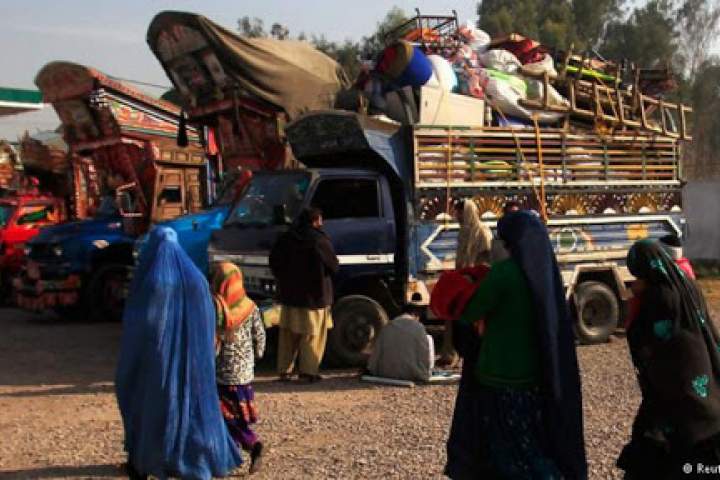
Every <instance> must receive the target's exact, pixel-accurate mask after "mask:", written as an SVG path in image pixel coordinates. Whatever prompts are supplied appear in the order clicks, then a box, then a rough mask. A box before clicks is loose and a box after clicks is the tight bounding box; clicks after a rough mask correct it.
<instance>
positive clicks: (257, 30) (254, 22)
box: [238, 15, 268, 38]
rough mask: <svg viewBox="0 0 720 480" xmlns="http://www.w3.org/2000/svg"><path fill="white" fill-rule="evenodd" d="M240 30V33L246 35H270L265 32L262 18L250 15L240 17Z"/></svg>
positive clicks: (256, 36) (254, 36) (252, 36)
mask: <svg viewBox="0 0 720 480" xmlns="http://www.w3.org/2000/svg"><path fill="white" fill-rule="evenodd" d="M238 30H240V34H241V35H242V36H244V37H250V38H258V37H267V36H268V34H267V32H265V28H264V25H263V21H262V19H260V18H257V17H254V18H253V19H250V17H248V16H247V15H246V16H244V17H242V18H241V19H239V20H238Z"/></svg>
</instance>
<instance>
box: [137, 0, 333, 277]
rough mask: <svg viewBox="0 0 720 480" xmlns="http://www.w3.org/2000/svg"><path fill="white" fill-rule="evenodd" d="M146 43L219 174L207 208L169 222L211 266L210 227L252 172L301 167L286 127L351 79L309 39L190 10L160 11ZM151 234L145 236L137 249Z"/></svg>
mask: <svg viewBox="0 0 720 480" xmlns="http://www.w3.org/2000/svg"><path fill="white" fill-rule="evenodd" d="M147 42H148V45H149V46H150V49H151V50H152V52H153V53H154V54H155V56H156V57H157V59H158V61H159V62H160V64H161V66H162V67H163V69H164V70H165V72H166V73H167V76H168V79H169V80H170V81H171V82H172V83H173V86H174V87H175V89H174V94H175V95H176V96H177V97H178V98H179V99H180V103H181V104H182V105H183V108H184V113H185V115H186V117H187V123H188V124H190V125H193V126H195V127H196V128H197V130H198V133H199V134H200V135H201V136H202V144H203V145H204V147H205V153H206V156H207V158H208V161H209V163H210V164H211V165H212V168H210V171H211V172H212V173H214V176H215V179H216V181H215V182H211V183H210V185H211V190H212V191H213V196H214V197H216V198H217V200H216V202H215V204H214V206H213V208H212V209H211V210H209V211H205V212H202V213H196V214H193V215H189V216H183V217H179V218H177V219H173V220H170V221H168V222H165V223H163V225H164V226H167V227H170V228H173V229H174V230H175V231H177V233H178V240H179V243H180V245H181V246H182V247H183V248H184V249H185V251H186V252H187V253H188V254H189V255H190V258H192V260H193V261H194V262H195V264H196V265H197V266H198V267H199V268H200V269H201V270H202V271H206V270H207V266H208V265H207V264H208V261H207V260H208V258H207V248H208V241H209V238H210V232H212V231H213V230H217V229H219V228H220V227H221V226H222V225H223V223H224V222H225V220H226V217H227V215H228V214H229V212H230V210H231V206H232V203H233V202H234V201H236V200H237V198H239V196H241V195H242V193H243V192H244V187H245V184H246V182H247V181H248V180H249V176H248V174H249V172H250V171H251V170H254V171H272V170H279V169H284V168H293V167H297V162H296V161H295V159H294V158H293V157H292V154H291V152H290V150H289V148H288V145H287V141H286V139H285V132H284V126H285V125H286V123H287V122H288V121H289V120H290V119H292V118H294V117H295V116H296V115H298V112H301V111H306V110H309V109H314V108H318V107H321V108H330V107H331V106H332V104H333V102H332V99H333V98H334V94H335V92H336V91H337V90H338V89H339V88H341V86H342V85H343V82H344V81H345V79H344V75H343V73H342V69H341V68H340V67H339V65H338V64H337V62H335V61H334V60H333V59H331V58H330V57H328V56H327V55H325V54H324V53H322V52H320V51H318V50H317V49H315V48H314V47H312V46H311V45H309V44H308V43H306V42H297V41H292V40H276V39H270V38H243V37H240V36H238V35H236V34H234V33H233V32H231V31H229V30H226V29H225V28H223V27H221V26H220V25H217V24H215V23H213V22H212V21H211V20H209V19H207V18H205V17H203V16H201V15H196V14H192V13H186V12H161V13H159V14H158V15H156V16H155V18H153V20H152V22H151V23H150V25H149V27H148V32H147ZM144 241H145V238H144V237H143V238H140V239H139V240H138V244H137V245H136V248H135V251H136V252H138V251H139V249H140V248H141V246H142V244H143V242H144Z"/></svg>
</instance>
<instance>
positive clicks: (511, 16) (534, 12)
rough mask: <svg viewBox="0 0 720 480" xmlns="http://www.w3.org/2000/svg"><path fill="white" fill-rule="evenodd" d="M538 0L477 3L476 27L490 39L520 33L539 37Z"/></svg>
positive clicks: (496, 0)
mask: <svg viewBox="0 0 720 480" xmlns="http://www.w3.org/2000/svg"><path fill="white" fill-rule="evenodd" d="M539 9H540V1H539V0H515V1H513V0H483V1H481V2H480V3H478V7H477V13H478V16H479V17H480V19H479V20H478V27H480V28H482V29H483V30H485V31H486V32H487V33H489V34H490V36H492V37H497V36H500V35H504V34H509V33H514V32H517V33H521V34H523V35H525V36H528V37H531V38H539V37H540V28H539V25H540V13H539Z"/></svg>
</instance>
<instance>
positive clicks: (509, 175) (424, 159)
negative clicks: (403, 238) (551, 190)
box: [414, 126, 681, 188]
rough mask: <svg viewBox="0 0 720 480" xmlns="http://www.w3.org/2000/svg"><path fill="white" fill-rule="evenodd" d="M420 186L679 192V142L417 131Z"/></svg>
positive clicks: (629, 136) (634, 135)
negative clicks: (664, 188) (673, 189)
mask: <svg viewBox="0 0 720 480" xmlns="http://www.w3.org/2000/svg"><path fill="white" fill-rule="evenodd" d="M414 143H415V145H414V152H415V162H416V167H417V168H416V169H415V172H416V173H415V183H416V186H417V187H418V188H437V187H527V186H533V185H540V184H541V183H542V184H544V185H545V186H548V187H552V186H556V187H557V186H568V187H599V186H606V185H607V186H611V185H613V186H622V185H624V186H634V185H642V186H663V185H667V186H677V185H680V175H681V172H680V163H679V157H680V155H679V148H680V147H679V144H678V140H677V139H675V138H671V137H668V136H662V135H652V134H645V133H639V132H636V131H633V132H628V133H619V134H614V135H608V136H601V135H598V134H584V133H582V134H581V133H568V132H566V131H563V130H560V129H548V128H543V129H542V130H541V131H540V132H539V133H538V132H536V131H533V130H532V129H524V130H512V129H510V128H502V127H487V128H482V129H460V128H455V127H436V126H421V127H416V128H415V135H414Z"/></svg>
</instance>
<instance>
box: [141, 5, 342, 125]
mask: <svg viewBox="0 0 720 480" xmlns="http://www.w3.org/2000/svg"><path fill="white" fill-rule="evenodd" d="M147 41H148V44H149V45H150V48H151V49H152V51H153V52H154V53H155V55H156V56H157V58H158V59H159V60H160V63H162V65H163V67H164V68H165V70H166V71H167V72H168V76H169V77H170V78H171V79H172V80H173V83H176V87H178V86H179V85H177V81H178V79H180V81H181V82H184V83H185V84H186V89H185V92H186V93H185V95H188V96H192V95H194V92H195V91H197V89H193V86H194V85H193V84H195V85H198V86H200V84H198V81H197V79H198V76H204V77H205V78H208V79H209V78H212V79H213V80H212V81H213V82H214V83H215V85H216V86H217V87H219V90H221V91H227V90H229V89H230V88H232V84H237V85H239V86H240V87H241V88H242V89H243V90H245V91H246V92H248V93H250V94H251V95H254V96H256V97H257V98H260V99H262V100H264V101H266V102H268V103H271V104H273V105H275V106H277V107H280V108H282V109H283V110H285V111H286V112H287V113H288V115H289V116H290V118H294V117H295V116H297V115H298V114H300V113H303V112H306V111H309V110H319V109H327V108H332V107H333V106H334V103H335V97H336V95H337V94H338V92H339V91H340V90H342V89H344V88H346V87H347V86H348V80H347V77H346V76H345V72H344V71H343V70H342V68H341V67H340V65H339V64H338V63H337V62H336V61H335V60H333V59H332V58H330V57H328V56H327V55H325V54H324V53H322V52H320V51H319V50H317V49H316V48H314V47H313V46H312V45H310V44H309V43H307V42H299V41H294V40H275V39H272V38H246V37H240V36H238V35H236V34H235V33H233V32H231V31H229V30H227V29H225V28H223V27H221V26H220V25H217V24H216V23H214V22H212V21H211V20H209V19H207V18H205V17H203V16H201V15H195V14H192V13H184V12H161V13H159V14H158V15H157V16H156V17H155V18H154V19H153V21H152V22H151V24H150V27H149V28H148V34H147ZM209 52H211V53H212V54H214V57H215V58H217V62H218V63H219V66H220V68H218V67H217V66H216V64H215V60H214V59H213V56H212V55H211V56H209V57H208V53H209ZM209 74H212V76H211V77H210V76H209ZM228 80H229V81H228ZM179 90H180V91H181V93H182V92H183V89H182V88H179Z"/></svg>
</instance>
